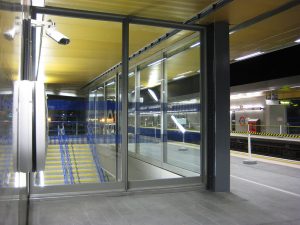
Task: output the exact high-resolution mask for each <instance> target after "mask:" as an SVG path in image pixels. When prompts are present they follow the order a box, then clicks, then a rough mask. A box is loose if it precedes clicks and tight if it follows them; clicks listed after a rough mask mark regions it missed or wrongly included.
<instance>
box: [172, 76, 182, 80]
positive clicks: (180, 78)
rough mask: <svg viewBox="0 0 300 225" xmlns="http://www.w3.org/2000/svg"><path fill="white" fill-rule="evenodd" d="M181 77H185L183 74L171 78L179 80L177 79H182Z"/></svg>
mask: <svg viewBox="0 0 300 225" xmlns="http://www.w3.org/2000/svg"><path fill="white" fill-rule="evenodd" d="M182 78H185V76H179V77H174V78H173V80H179V79H182Z"/></svg>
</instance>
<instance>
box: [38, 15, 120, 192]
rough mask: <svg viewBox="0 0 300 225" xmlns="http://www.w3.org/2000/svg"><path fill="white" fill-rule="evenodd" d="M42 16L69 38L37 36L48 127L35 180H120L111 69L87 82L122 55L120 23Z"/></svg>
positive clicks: (44, 182)
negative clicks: (42, 161) (42, 168)
mask: <svg viewBox="0 0 300 225" xmlns="http://www.w3.org/2000/svg"><path fill="white" fill-rule="evenodd" d="M47 19H52V20H53V21H54V22H55V23H56V26H57V29H59V31H60V32H62V33H63V34H65V35H66V36H68V37H69V38H70V40H71V42H70V44H69V45H65V46H62V45H58V44H57V43H56V42H54V41H53V40H52V39H50V38H49V37H47V36H46V35H43V38H42V46H41V49H42V50H41V59H40V66H39V75H40V76H43V75H44V79H45V82H46V83H47V92H48V113H49V128H50V130H49V147H48V152H47V158H46V169H45V171H44V172H42V173H37V174H35V180H34V184H35V185H36V186H39V187H43V186H53V185H70V184H72V185H76V184H87V183H94V184H95V183H108V182H117V181H120V180H121V177H120V176H119V175H120V171H121V170H120V169H121V167H120V163H121V160H120V156H119V151H118V140H117V129H116V127H117V126H116V123H117V114H118V113H117V89H118V86H117V81H116V80H115V77H116V73H115V74H112V73H111V74H106V75H105V76H102V77H101V79H96V81H95V82H93V83H92V84H91V85H89V86H88V88H87V87H86V84H87V83H88V82H90V81H91V80H94V78H95V77H96V76H98V75H99V74H102V73H103V72H104V71H106V70H108V69H109V68H110V67H111V66H113V65H115V64H116V63H118V62H120V61H121V52H122V51H121V49H122V41H121V40H122V39H121V35H122V32H121V31H122V24H121V23H114V22H107V21H95V20H85V19H78V18H66V17H59V16H50V15H48V16H46V17H45V19H44V20H47ZM72 24H77V26H71V25H72ZM57 59H60V60H59V63H58V60H57ZM57 74H59V76H57ZM83 87H84V88H83ZM117 171H118V172H117Z"/></svg>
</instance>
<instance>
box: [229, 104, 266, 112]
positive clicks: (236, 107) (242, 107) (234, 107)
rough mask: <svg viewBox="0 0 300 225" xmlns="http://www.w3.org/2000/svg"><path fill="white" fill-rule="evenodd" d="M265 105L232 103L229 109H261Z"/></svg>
mask: <svg viewBox="0 0 300 225" xmlns="http://www.w3.org/2000/svg"><path fill="white" fill-rule="evenodd" d="M264 108H265V107H264V106H263V105H232V106H230V110H235V111H239V110H247V109H248V110H262V109H264Z"/></svg>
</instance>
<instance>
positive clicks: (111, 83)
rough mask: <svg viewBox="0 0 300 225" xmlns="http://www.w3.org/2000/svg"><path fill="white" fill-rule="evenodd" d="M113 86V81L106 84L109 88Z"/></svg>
mask: <svg viewBox="0 0 300 225" xmlns="http://www.w3.org/2000/svg"><path fill="white" fill-rule="evenodd" d="M113 84H115V82H114V81H112V82H109V83H107V84H106V86H111V85H113Z"/></svg>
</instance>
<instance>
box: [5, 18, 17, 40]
mask: <svg viewBox="0 0 300 225" xmlns="http://www.w3.org/2000/svg"><path fill="white" fill-rule="evenodd" d="M20 27H21V20H20V18H19V17H18V16H17V17H16V18H15V21H14V26H13V27H12V28H11V29H9V30H7V31H5V32H4V33H3V35H4V37H5V39H7V40H9V41H12V40H14V39H15V37H16V35H17V34H19V33H20V29H21V28H20Z"/></svg>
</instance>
